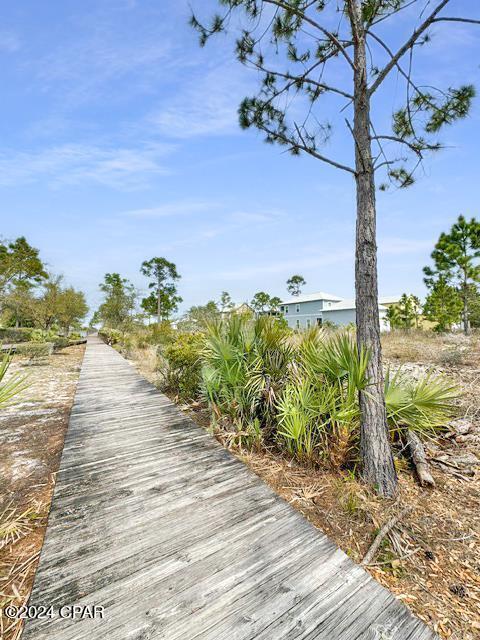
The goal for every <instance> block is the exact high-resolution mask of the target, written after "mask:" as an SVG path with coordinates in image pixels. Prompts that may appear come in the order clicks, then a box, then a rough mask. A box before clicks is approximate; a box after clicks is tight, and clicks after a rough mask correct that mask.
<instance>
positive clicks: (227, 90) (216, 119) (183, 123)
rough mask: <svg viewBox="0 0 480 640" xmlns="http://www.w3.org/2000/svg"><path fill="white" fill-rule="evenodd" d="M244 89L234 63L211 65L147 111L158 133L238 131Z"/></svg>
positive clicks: (181, 134)
mask: <svg viewBox="0 0 480 640" xmlns="http://www.w3.org/2000/svg"><path fill="white" fill-rule="evenodd" d="M247 92H248V87H247V81H246V77H245V75H244V72H243V70H242V69H241V68H240V66H239V65H238V64H228V65H222V66H218V67H216V68H215V69H211V70H210V71H208V72H207V73H205V74H203V73H202V74H199V75H198V76H196V77H194V78H192V79H191V80H190V81H189V82H188V83H186V86H185V88H184V90H183V91H180V92H179V93H178V94H177V95H176V96H175V97H174V98H172V99H171V100H169V101H168V102H165V103H164V104H163V105H161V107H160V108H159V109H158V110H157V111H155V112H153V113H152V114H151V115H150V118H149V120H150V122H151V123H152V124H153V126H154V127H155V128H156V129H157V131H158V132H159V133H162V134H163V135H166V136H170V137H174V138H183V139H185V138H192V137H195V136H202V135H220V134H226V133H234V132H236V131H238V116H237V110H238V105H239V102H240V101H241V100H242V98H243V97H244V96H245V94H246V93H247Z"/></svg>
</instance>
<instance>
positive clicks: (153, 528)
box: [23, 338, 435, 640]
mask: <svg viewBox="0 0 480 640" xmlns="http://www.w3.org/2000/svg"><path fill="white" fill-rule="evenodd" d="M31 604H33V605H49V604H53V605H54V611H56V610H57V609H58V607H59V606H61V605H69V604H80V605H81V604H92V605H101V606H103V607H104V609H105V614H104V616H105V617H104V618H103V619H99V618H97V619H95V620H88V619H87V620H75V621H74V620H70V619H60V618H59V617H58V615H56V616H55V617H54V619H52V620H43V621H36V620H32V621H29V622H28V623H27V625H26V629H25V632H24V636H23V637H24V639H25V640H84V639H85V640H86V639H88V640H91V639H92V638H95V640H153V639H157V638H158V639H160V638H162V639H164V640H194V639H195V640H224V639H225V640H227V638H228V639H229V640H230V639H233V640H254V639H255V640H277V639H285V640H295V639H296V640H313V639H314V638H323V639H325V640H326V639H327V638H328V640H336V639H338V638H342V640H360V639H362V640H366V639H367V638H371V639H372V640H374V639H375V638H390V637H391V638H392V639H393V638H395V640H406V639H407V638H409V639H411V640H431V639H433V638H435V635H434V634H433V632H432V631H431V630H430V629H428V627H426V626H425V625H424V624H423V623H422V622H421V621H420V620H417V619H416V618H414V617H413V616H412V615H411V614H410V613H409V612H408V610H407V609H406V608H405V607H404V606H403V604H402V603H401V602H399V601H397V600H396V599H395V598H394V596H393V595H392V594H391V593H389V592H388V591H386V590H385V589H383V588H382V587H381V586H380V585H379V584H378V583H376V582H375V581H374V580H372V578H371V577H370V576H369V575H368V574H367V573H366V572H365V571H364V569H363V568H361V567H359V566H358V565H355V564H354V563H353V562H352V561H351V560H350V559H349V558H348V557H347V556H346V555H345V554H344V553H343V552H341V551H340V550H339V549H337V547H336V546H335V545H334V544H333V543H332V542H331V541H330V540H329V539H328V538H327V537H326V536H324V535H323V534H322V533H321V532H319V531H318V530H316V529H315V528H314V527H313V526H312V525H310V523H309V522H307V521H306V520H305V519H304V518H303V517H302V516H301V514H299V513H297V512H295V511H294V510H293V509H292V508H291V507H290V506H289V505H288V504H287V503H285V502H284V501H283V500H281V499H280V498H279V497H278V496H276V495H275V494H274V493H273V492H272V491H271V490H270V489H269V488H268V487H267V486H266V485H265V484H264V483H263V482H262V481H261V480H260V479H259V478H257V477H256V476H255V475H254V474H253V473H251V472H250V471H249V470H248V469H247V468H246V467H245V466H244V465H243V464H242V463H241V462H239V461H238V460H236V459H235V458H233V457H232V456H230V454H229V453H228V452H226V451H225V450H224V449H223V448H222V447H221V446H220V445H219V444H218V443H217V442H216V441H215V440H214V439H213V438H212V437H210V436H209V435H208V434H207V433H205V432H204V431H203V430H202V429H200V428H199V427H197V426H196V425H195V424H194V423H193V422H192V421H191V420H190V419H188V418H187V417H186V416H185V415H183V414H182V413H181V412H180V411H179V410H178V409H177V408H176V407H175V406H174V405H173V404H172V403H171V402H170V401H169V400H168V398H166V397H165V396H163V395H162V394H160V393H159V392H158V391H157V390H156V389H155V388H154V387H153V386H152V385H150V384H149V383H148V382H146V381H145V380H143V379H142V378H141V377H140V376H139V375H138V374H137V373H136V372H135V370H134V369H133V367H132V366H131V364H130V363H128V362H127V361H125V360H124V359H123V358H122V357H121V356H120V355H119V354H118V353H116V352H115V351H114V350H113V349H112V348H110V347H108V346H106V345H104V344H103V343H101V342H100V341H99V340H98V339H96V338H90V339H89V341H88V345H87V350H86V354H85V359H84V363H83V367H82V372H81V375H80V379H79V385H78V389H77V394H76V397H75V403H74V407H73V410H72V415H71V419H70V425H69V429H68V433H67V438H66V442H65V449H64V452H63V456H62V463H61V467H60V470H59V473H58V477H57V486H56V489H55V496H54V501H53V506H52V512H51V514H50V519H49V525H48V529H47V536H46V540H45V544H44V548H43V551H42V556H41V561H40V567H39V570H38V572H37V576H36V580H35V585H34V590H33V593H32V597H31ZM382 634H383V635H382ZM388 634H390V635H388Z"/></svg>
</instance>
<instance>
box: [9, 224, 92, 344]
mask: <svg viewBox="0 0 480 640" xmlns="http://www.w3.org/2000/svg"><path fill="white" fill-rule="evenodd" d="M87 313H88V306H87V303H86V300H85V295H84V294H83V292H82V291H78V290H76V289H75V288H74V287H72V286H66V285H65V284H64V279H63V276H59V275H54V274H52V273H49V272H48V271H47V266H46V264H45V263H44V262H43V260H42V259H41V258H40V255H39V251H38V249H36V248H35V247H32V246H31V245H30V244H29V243H28V242H27V240H26V238H24V237H23V236H21V237H19V238H17V239H16V240H11V241H0V322H1V324H2V326H3V327H37V328H40V329H44V330H46V331H48V330H51V329H58V330H59V331H61V332H62V333H64V334H66V335H68V333H69V332H70V330H71V329H77V328H79V327H80V326H81V322H82V320H83V319H84V318H85V316H86V315H87Z"/></svg>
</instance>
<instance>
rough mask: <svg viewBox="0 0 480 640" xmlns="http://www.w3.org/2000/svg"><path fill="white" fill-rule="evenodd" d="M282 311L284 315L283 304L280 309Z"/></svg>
mask: <svg viewBox="0 0 480 640" xmlns="http://www.w3.org/2000/svg"><path fill="white" fill-rule="evenodd" d="M280 311H281V312H282V313H283V311H284V307H283V304H282V306H281V307H280Z"/></svg>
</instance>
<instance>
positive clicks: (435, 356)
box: [382, 330, 480, 372]
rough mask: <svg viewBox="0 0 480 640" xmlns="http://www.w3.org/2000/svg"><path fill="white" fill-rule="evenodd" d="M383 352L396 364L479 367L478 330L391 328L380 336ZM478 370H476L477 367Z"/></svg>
mask: <svg viewBox="0 0 480 640" xmlns="http://www.w3.org/2000/svg"><path fill="white" fill-rule="evenodd" d="M382 348H383V354H384V356H385V358H386V359H387V360H392V361H394V362H397V363H419V364H425V365H429V366H432V365H433V366H435V365H437V366H440V367H457V366H466V367H473V368H478V367H479V366H480V333H478V332H475V333H473V334H472V335H471V336H465V335H464V334H463V333H455V334H444V335H443V334H437V333H434V332H433V331H432V332H427V331H413V330H412V331H410V332H404V331H392V332H390V333H385V334H383V336H382ZM479 372H480V369H479Z"/></svg>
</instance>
